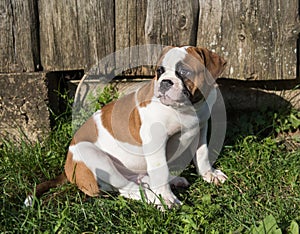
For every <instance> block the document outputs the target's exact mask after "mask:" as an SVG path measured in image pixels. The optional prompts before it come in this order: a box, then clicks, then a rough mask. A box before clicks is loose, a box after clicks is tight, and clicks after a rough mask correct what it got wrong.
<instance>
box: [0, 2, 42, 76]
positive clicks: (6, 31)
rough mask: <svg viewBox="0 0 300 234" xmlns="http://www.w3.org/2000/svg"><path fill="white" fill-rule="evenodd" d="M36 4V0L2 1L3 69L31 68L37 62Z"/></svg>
mask: <svg viewBox="0 0 300 234" xmlns="http://www.w3.org/2000/svg"><path fill="white" fill-rule="evenodd" d="M36 4H37V2H36V0H15V1H12V0H1V1H0V34H1V36H0V48H1V49H0V72H23V71H25V72H28V71H34V70H35V69H36V67H37V66H38V64H39V51H38V31H37V29H38V27H37V22H38V19H37V7H36V6H37V5H36Z"/></svg>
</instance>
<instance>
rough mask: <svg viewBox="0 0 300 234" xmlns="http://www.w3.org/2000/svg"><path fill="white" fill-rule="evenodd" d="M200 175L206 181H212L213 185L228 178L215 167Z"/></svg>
mask: <svg viewBox="0 0 300 234" xmlns="http://www.w3.org/2000/svg"><path fill="white" fill-rule="evenodd" d="M202 177H203V179H204V180H205V181H206V182H208V183H214V184H215V185H219V184H220V183H222V184H223V183H224V182H225V181H226V180H227V178H228V177H227V176H226V175H225V174H224V173H223V172H222V171H221V170H215V169H214V170H212V171H208V172H206V173H205V174H204V175H203V176H202Z"/></svg>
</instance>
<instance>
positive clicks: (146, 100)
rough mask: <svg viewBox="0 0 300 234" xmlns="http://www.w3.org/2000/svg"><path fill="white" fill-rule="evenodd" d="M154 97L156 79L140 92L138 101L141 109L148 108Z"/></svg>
mask: <svg viewBox="0 0 300 234" xmlns="http://www.w3.org/2000/svg"><path fill="white" fill-rule="evenodd" d="M153 96H154V79H153V80H151V82H149V83H148V84H146V85H144V86H143V87H141V88H140V89H139V90H138V93H137V100H138V103H139V106H140V107H146V106H147V105H149V104H150V103H151V99H152V98H153Z"/></svg>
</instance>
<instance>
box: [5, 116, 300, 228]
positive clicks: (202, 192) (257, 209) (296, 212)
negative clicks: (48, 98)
mask: <svg viewBox="0 0 300 234" xmlns="http://www.w3.org/2000/svg"><path fill="white" fill-rule="evenodd" d="M294 117H295V118H294ZM234 119H235V120H236V121H234V122H232V123H230V124H229V126H228V133H227V138H226V142H225V146H224V147H223V150H222V152H221V155H220V157H219V159H218V161H217V164H216V166H217V167H218V168H221V169H222V170H223V171H224V172H225V173H226V174H227V175H228V176H229V179H228V181H226V182H225V184H223V185H221V186H215V185H210V184H207V183H205V182H204V181H203V180H202V179H201V178H199V177H198V176H197V175H196V174H195V169H194V167H193V166H190V167H189V168H188V169H187V170H186V171H184V175H185V176H186V177H188V179H189V181H190V182H191V184H192V185H191V186H190V188H188V189H187V190H179V191H175V193H176V194H177V195H178V197H179V198H180V199H181V200H182V201H183V204H184V205H183V206H181V207H180V208H176V209H172V210H168V211H166V212H160V211H158V210H157V209H156V208H154V207H152V206H151V205H147V204H145V203H143V202H138V201H131V200H125V199H123V198H122V197H119V196H118V195H116V194H103V195H102V196H101V197H99V198H88V197H86V196H85V195H84V194H83V193H81V192H80V191H79V190H78V189H77V188H76V187H75V186H73V185H70V184H68V185H65V186H63V187H61V188H57V189H54V190H52V191H50V192H49V193H47V194H45V195H44V196H43V197H42V198H41V199H40V200H35V201H34V202H35V203H34V207H33V208H26V207H24V206H23V201H24V199H25V195H26V193H28V192H30V191H32V188H33V186H34V185H35V183H39V182H42V181H44V180H46V179H50V178H53V177H54V176H55V175H57V174H59V173H60V172H61V171H62V169H63V164H64V159H65V153H66V149H67V147H68V143H69V141H70V139H71V132H72V131H71V125H70V123H69V121H58V123H57V126H56V127H55V129H54V130H53V132H52V134H51V136H49V138H48V139H47V140H45V141H44V142H41V143H40V144H35V145H30V144H28V143H23V144H20V145H15V144H13V143H10V142H5V143H4V144H3V145H2V146H1V147H0V158H1V165H0V177H1V180H0V183H1V188H2V193H1V194H0V212H1V213H0V232H1V233H41V232H44V233H56V232H58V233H228V232H231V233H264V232H268V231H267V229H268V225H269V226H270V225H271V226H272V227H271V228H280V229H281V230H283V231H288V232H290V233H297V232H296V229H297V228H298V227H297V223H298V224H299V223H300V209H299V208H300V207H299V205H300V198H299V194H300V186H299V181H300V178H299V171H300V165H299V158H300V150H299V142H300V140H299V138H297V134H294V135H291V134H289V132H296V133H297V128H299V125H300V124H299V125H298V123H299V122H297V121H300V120H299V119H300V116H299V113H297V112H289V113H285V114H284V115H283V114H281V115H278V114H274V113H273V112H268V111H263V112H256V113H252V114H241V115H237V116H235V117H234ZM266 217H267V218H266ZM270 217H271V219H273V223H270V222H271V221H270ZM265 218H266V219H265ZM264 219H265V222H264V223H262V222H260V221H262V220H264ZM259 222H260V223H259ZM268 222H269V224H268ZM255 227H256V228H255ZM278 230H279V229H278ZM278 230H277V231H278ZM293 230H294V231H293ZM279 233H280V232H279Z"/></svg>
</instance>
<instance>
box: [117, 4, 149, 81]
mask: <svg viewBox="0 0 300 234" xmlns="http://www.w3.org/2000/svg"><path fill="white" fill-rule="evenodd" d="M115 9H116V11H115V24H116V34H115V35H116V51H118V50H124V49H125V48H129V47H133V46H137V45H143V44H145V43H146V39H145V21H146V14H147V0H116V1H115ZM145 53H146V51H144V50H141V48H136V49H134V50H129V51H128V53H126V54H121V55H120V56H118V57H117V58H116V59H117V61H116V65H117V66H123V67H124V69H125V70H126V68H130V69H128V70H127V71H126V72H125V73H126V75H144V74H145V73H146V74H148V73H149V72H151V70H147V69H146V68H145V67H142V66H139V67H137V68H135V67H136V66H137V65H141V64H140V63H142V60H143V57H144V56H145Z"/></svg>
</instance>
